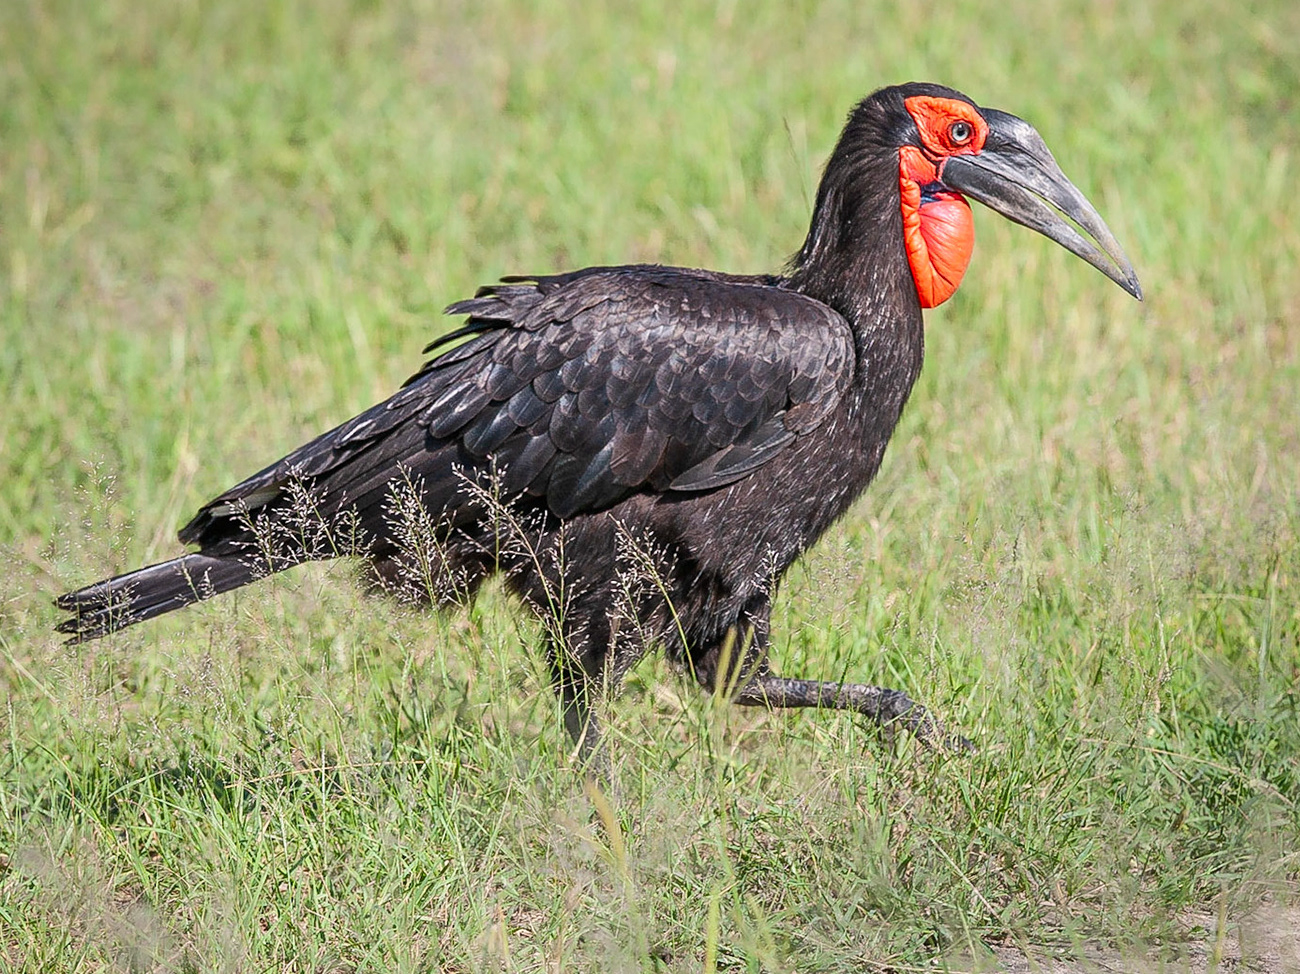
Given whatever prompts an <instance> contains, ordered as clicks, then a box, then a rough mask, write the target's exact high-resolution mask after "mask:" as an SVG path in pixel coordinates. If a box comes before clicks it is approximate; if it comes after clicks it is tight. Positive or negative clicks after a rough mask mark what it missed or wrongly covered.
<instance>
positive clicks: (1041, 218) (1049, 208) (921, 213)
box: [873, 84, 1142, 308]
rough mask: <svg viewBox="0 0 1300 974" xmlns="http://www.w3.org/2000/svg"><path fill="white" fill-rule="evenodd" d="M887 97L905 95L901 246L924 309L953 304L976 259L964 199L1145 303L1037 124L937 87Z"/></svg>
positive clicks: (900, 118)
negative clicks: (1033, 233) (1044, 240)
mask: <svg viewBox="0 0 1300 974" xmlns="http://www.w3.org/2000/svg"><path fill="white" fill-rule="evenodd" d="M886 91H891V92H893V93H894V94H895V95H896V96H897V97H895V98H891V99H889V101H890V102H892V103H893V105H894V106H895V112H894V113H893V114H894V115H895V119H896V122H897V123H898V124H896V125H894V126H892V127H891V128H892V129H893V132H894V134H895V137H896V138H897V139H898V141H899V145H898V186H899V196H900V204H901V207H902V217H903V240H904V246H905V247H906V250H907V260H908V264H909V265H910V267H911V270H912V277H913V279H914V280H915V282H916V290H917V295H918V297H919V298H920V299H921V305H922V307H926V308H932V307H934V306H935V305H938V304H941V303H942V302H944V301H946V300H947V299H948V298H949V297H951V296H952V294H953V292H954V291H956V290H957V285H958V284H960V283H961V278H962V275H963V274H964V273H965V270H966V265H967V264H968V263H969V261H970V256H971V250H972V248H973V246H974V242H975V228H974V222H973V220H972V219H971V212H970V206H969V204H968V203H967V202H966V197H970V198H971V199H974V200H978V201H979V202H981V203H983V204H984V205H985V206H987V207H989V208H990V209H992V210H994V211H996V212H998V213H1000V214H1002V215H1003V216H1004V217H1006V218H1007V219H1009V220H1012V221H1014V222H1016V223H1019V224H1021V225H1022V226H1026V227H1029V228H1030V229H1031V230H1037V231H1038V232H1039V233H1041V234H1043V235H1044V236H1046V237H1050V238H1051V239H1052V240H1055V241H1056V242H1057V243H1058V244H1060V245H1061V246H1062V247H1064V248H1065V249H1066V250H1068V251H1070V252H1071V253H1073V254H1075V255H1077V256H1079V257H1081V258H1083V259H1084V260H1086V261H1087V262H1088V263H1089V264H1091V265H1092V266H1093V267H1095V268H1097V269H1098V270H1099V271H1101V272H1102V273H1103V274H1105V275H1106V276H1107V277H1109V278H1110V279H1111V280H1112V281H1114V282H1115V283H1116V284H1118V285H1119V286H1120V287H1122V288H1123V289H1124V290H1125V291H1127V292H1128V293H1129V294H1131V295H1133V297H1135V298H1137V299H1138V300H1139V301H1140V300H1141V299H1142V288H1141V285H1139V283H1138V279H1137V275H1136V274H1135V273H1134V272H1133V265H1132V264H1130V263H1129V260H1128V258H1127V257H1126V256H1125V255H1124V251H1123V250H1122V249H1121V248H1120V246H1119V244H1118V243H1117V242H1116V240H1115V236H1114V234H1112V233H1111V232H1110V228H1109V227H1107V226H1106V223H1105V221H1103V220H1102V218H1101V217H1100V216H1099V215H1098V213H1097V211H1096V209H1094V208H1093V206H1092V204H1091V203H1089V202H1088V200H1087V198H1086V197H1085V196H1084V195H1083V194H1082V193H1081V192H1079V190H1078V188H1076V187H1075V185H1074V184H1073V183H1071V182H1070V181H1069V180H1068V179H1067V178H1066V177H1065V173H1063V172H1061V167H1060V166H1058V165H1057V164H1056V160H1055V159H1054V158H1052V153H1051V152H1050V151H1049V150H1048V148H1047V144H1046V143H1045V142H1044V141H1043V138H1042V136H1040V135H1039V134H1038V132H1036V131H1035V130H1034V127H1033V126H1032V125H1030V124H1029V123H1028V122H1026V121H1024V120H1023V119H1020V118H1017V117H1016V116H1014V115H1009V114H1007V113H1006V112H1000V111H998V110H996V109H992V108H981V107H979V106H978V105H976V104H975V103H974V102H973V101H971V100H970V99H969V98H967V97H966V96H965V95H963V94H961V93H960V92H957V91H953V90H952V89H950V88H942V87H940V86H938V85H923V84H911V85H901V86H899V87H898V88H897V89H886ZM879 94H883V93H878V95H879ZM873 97H875V96H873ZM899 103H901V109H902V110H901V113H900V112H898V111H897V106H898V105H899ZM1065 217H1069V219H1070V220H1072V221H1074V224H1076V225H1077V226H1078V228H1080V229H1082V230H1083V231H1085V232H1086V233H1087V234H1088V235H1089V236H1090V237H1091V238H1092V239H1088V237H1085V236H1083V234H1081V233H1080V232H1079V230H1078V229H1076V228H1075V226H1074V225H1071V223H1070V222H1068V221H1067V220H1066V219H1065Z"/></svg>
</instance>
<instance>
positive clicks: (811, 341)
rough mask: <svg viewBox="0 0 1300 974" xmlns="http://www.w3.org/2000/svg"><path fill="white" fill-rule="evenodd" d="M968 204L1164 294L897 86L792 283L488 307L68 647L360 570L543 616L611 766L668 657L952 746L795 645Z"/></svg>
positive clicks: (565, 286)
mask: <svg viewBox="0 0 1300 974" xmlns="http://www.w3.org/2000/svg"><path fill="white" fill-rule="evenodd" d="M966 197H970V198H972V199H976V200H978V201H980V202H981V203H984V204H985V205H986V206H989V207H991V208H992V209H994V210H996V211H997V212H998V213H1001V214H1002V215H1003V216H1005V217H1007V218H1008V219H1011V220H1013V221H1015V222H1017V223H1021V224H1023V225H1025V226H1027V227H1030V228H1032V229H1034V230H1037V231H1039V232H1040V233H1043V234H1045V235H1047V236H1048V237H1050V238H1052V239H1053V240H1055V241H1056V242H1057V243H1059V244H1061V245H1062V246H1064V247H1065V248H1067V249H1068V250H1070V251H1072V252H1073V253H1075V254H1077V255H1078V256H1080V257H1082V258H1083V259H1084V260H1086V261H1087V262H1088V263H1090V264H1092V265H1093V266H1094V267H1096V268H1098V269H1099V270H1100V271H1101V272H1102V273H1104V274H1105V275H1106V276H1107V277H1109V278H1110V279H1111V280H1113V281H1114V282H1115V283H1117V284H1118V285H1119V286H1120V287H1122V288H1124V289H1125V290H1126V291H1128V292H1129V293H1130V294H1132V295H1133V296H1134V297H1137V298H1141V290H1140V288H1139V285H1138V281H1137V277H1136V276H1135V274H1134V272H1133V268H1132V266H1131V265H1130V264H1129V262H1128V260H1127V258H1126V257H1125V256H1124V254H1123V252H1122V251H1121V249H1120V247H1119V245H1118V244H1117V243H1116V241H1115V238H1114V237H1113V236H1112V235H1111V232H1110V230H1109V229H1108V228H1107V227H1106V225H1105V223H1104V222H1103V221H1102V219H1101V217H1100V216H1098V214H1097V212H1096V210H1095V209H1093V207H1092V206H1091V205H1090V204H1089V203H1088V201H1087V200H1086V199H1085V198H1084V197H1083V195H1082V194H1081V193H1080V192H1079V191H1078V190H1077V189H1076V188H1075V187H1074V186H1073V185H1072V184H1071V183H1070V182H1069V180H1067V179H1066V178H1065V175H1064V174H1063V173H1062V172H1061V170H1060V169H1059V168H1058V166H1057V165H1056V162H1055V161H1054V160H1053V158H1052V155H1051V153H1050V152H1049V151H1048V149H1047V146H1046V145H1045V144H1044V143H1043V140H1042V138H1041V137H1040V136H1039V135H1038V133H1037V132H1035V131H1034V129H1033V128H1032V127H1031V126H1030V125H1029V124H1028V123H1026V122H1024V121H1022V120H1021V119H1019V118H1016V117H1015V116H1012V115H1008V114H1006V113H1004V112H999V111H994V110H991V109H986V108H980V107H978V106H977V105H975V104H974V103H973V102H972V101H971V100H970V99H968V98H967V97H966V96H965V95H962V94H960V93H959V92H956V91H953V90H951V89H949V88H943V87H940V86H938V85H931V84H909V85H901V86H898V87H891V88H884V89H882V90H880V91H877V92H876V93H875V94H873V95H871V96H870V97H868V98H867V99H865V100H864V101H862V102H861V103H860V104H859V105H857V106H856V107H855V108H854V109H853V111H852V112H851V113H850V114H849V118H848V123H847V125H846V126H845V128H844V131H843V133H842V134H841V136H840V139H839V142H838V144H837V145H836V147H835V151H834V152H833V153H832V155H831V157H830V160H829V162H827V164H826V171H825V173H824V174H823V176H822V181H821V185H820V187H819V188H818V191H817V203H816V208H815V209H814V211H813V215H812V223H811V226H810V228H809V230H808V236H807V239H806V240H804V243H803V246H802V247H800V248H799V251H798V252H797V253H796V254H795V255H794V257H793V258H792V259H791V261H790V264H789V267H788V269H787V271H786V273H784V274H779V275H767V276H754V277H747V276H737V275H730V274H719V273H715V272H712V271H704V270H690V269H684V268H677V267H660V266H627V267H593V268H588V269H586V270H580V271H573V272H570V273H566V274H557V275H554V276H547V277H527V278H507V279H505V280H504V282H503V283H501V284H499V285H495V286H491V287H485V288H483V289H481V290H480V291H479V292H478V294H477V295H476V296H475V297H473V298H471V299H469V300H466V301H460V302H457V303H456V304H453V305H452V306H451V307H450V308H449V309H448V313H450V314H454V315H468V316H469V317H468V321H467V322H466V323H465V325H464V327H462V328H460V329H459V330H458V331H456V332H454V333H453V334H451V335H448V336H447V337H446V338H443V339H440V340H438V341H436V342H434V343H433V345H431V346H429V348H428V349H426V351H432V350H433V349H435V348H440V347H442V346H443V344H444V343H450V342H452V341H454V340H459V339H464V341H462V342H461V343H460V344H457V345H454V347H452V348H450V350H447V351H442V352H441V353H440V354H438V355H437V356H435V357H434V358H433V359H432V360H431V361H429V362H428V363H427V364H426V365H425V366H424V368H423V369H421V370H420V372H419V373H418V374H416V375H415V376H414V377H412V378H411V379H410V380H409V381H408V382H407V383H406V384H405V385H404V386H403V388H402V389H401V390H400V391H399V392H397V393H396V394H395V395H394V396H393V397H392V398H390V399H388V400H387V401H386V402H382V403H380V404H378V405H377V406H374V407H372V408H371V409H369V410H367V411H366V412H364V413H362V414H361V415H360V416H357V417H356V418H354V419H352V420H349V421H348V422H346V423H344V424H343V425H342V426H339V427H337V428H336V429H334V430H331V431H330V432H328V433H325V434H323V435H322V436H319V437H317V438H316V439H315V440H312V441H311V442H310V443H308V444H306V445H305V446H303V447H301V448H299V449H297V450H295V451H294V452H293V453H290V454H289V455H288V456H287V457H285V458H284V459H282V460H279V461H277V462H276V463H274V464H272V465H271V466H269V467H267V468H266V469H265V470H263V471H262V472H261V473H258V474H255V475H254V476H252V477H250V478H249V479H247V480H245V481H244V482H243V483H240V484H238V485H236V486H235V487H232V488H231V489H230V490H228V491H226V492H225V493H224V494H222V495H221V496H219V497H217V498H215V499H214V500H212V501H210V502H209V503H208V504H206V505H205V506H204V507H203V508H202V509H201V510H200V511H199V512H198V514H197V515H196V516H195V517H194V519H193V520H192V521H190V523H189V524H187V525H186V526H185V527H184V528H183V529H182V530H181V532H180V540H181V541H182V542H184V543H186V544H188V545H193V546H194V547H195V549H196V550H194V551H193V552H192V553H190V554H186V555H182V556H181V557H179V558H175V559H173V560H171V561H168V562H163V563H162V564H159V565H153V566H151V567H148V568H142V569H140V570H139V571H135V572H131V573H130V574H127V575H121V576H118V577H117V578H112V579H108V580H106V581H102V582H98V583H96V584H94V585H91V586H88V587H86V588H83V589H79V590H78V591H75V592H70V593H68V594H66V595H63V596H61V597H60V598H59V599H58V603H57V604H58V606H59V608H61V609H64V610H66V611H68V612H70V613H72V615H71V617H70V618H68V619H67V620H65V621H64V622H63V623H62V624H61V625H60V626H59V630H60V631H61V632H64V633H68V634H70V635H71V637H72V640H73V641H80V640H86V639H94V638H96V637H98V636H102V635H104V634H106V633H109V632H113V631H115V630H117V629H120V628H122V627H124V626H128V625H131V624H133V623H136V622H141V621H143V620H145V619H149V618H151V617H153V616H156V615H160V614H162V613H164V612H170V611H172V610H173V609H179V608H181V607H182V606H184V605H188V604H189V603H191V602H196V601H199V600H201V599H206V598H208V597H210V596H213V595H217V594H219V593H221V592H227V591H229V590H231V589H234V588H238V587H239V586H241V585H246V584H248V583H249V582H252V581H254V580H256V579H258V578H261V577H263V576H264V575H267V574H269V573H271V572H277V571H281V570H283V569H286V568H289V567H291V566H293V565H295V564H298V563H300V562H302V561H306V560H311V559H321V558H330V557H334V556H337V555H349V554H350V555H360V556H363V557H364V558H366V559H368V563H369V566H370V572H371V577H372V579H373V580H374V581H375V583H376V584H378V585H379V586H381V587H384V588H387V589H390V590H393V591H396V592H397V593H399V594H401V595H404V596H408V597H409V596H416V597H421V598H423V599H424V600H428V601H431V602H433V603H435V604H443V603H447V602H450V601H455V600H459V599H463V598H465V597H468V596H471V595H472V594H473V593H474V591H475V590H476V589H477V588H478V586H479V585H480V584H481V583H482V582H483V580H484V579H485V578H487V577H488V576H490V575H492V574H493V573H495V572H502V573H503V575H504V577H505V579H506V584H507V586H508V588H509V589H510V590H511V591H512V592H514V593H515V594H517V595H518V596H519V597H520V598H521V599H522V600H523V601H524V602H525V603H527V604H528V605H529V606H530V607H532V608H533V609H534V610H535V611H536V612H537V613H538V615H539V617H540V618H541V619H542V621H543V624H544V626H543V628H544V631H545V632H546V636H547V644H548V653H549V656H550V663H551V667H552V672H553V674H554V682H555V688H556V692H557V693H558V694H559V696H560V699H561V701H562V702H563V710H564V720H565V724H566V726H567V728H568V730H569V732H570V733H571V734H572V735H573V738H574V740H575V741H576V742H577V743H578V745H579V749H580V751H582V752H583V753H584V754H585V755H588V756H589V755H590V754H591V753H593V751H594V750H595V749H596V747H597V740H598V729H597V724H596V720H595V718H594V716H593V715H592V712H591V704H592V702H593V698H594V697H595V695H596V694H597V693H598V692H601V691H603V690H606V689H608V688H612V687H616V686H617V685H618V682H619V681H620V679H621V677H622V675H623V674H624V673H625V672H626V671H627V669H628V667H629V666H631V665H632V664H633V663H634V662H635V661H636V660H637V659H638V658H640V657H641V655H643V654H644V653H645V651H646V649H647V648H648V647H651V646H656V645H658V646H662V647H664V649H665V650H666V652H667V653H668V654H669V655H670V656H671V658H673V659H674V660H675V661H676V662H678V663H680V664H682V665H683V666H685V667H686V668H688V669H689V670H690V672H691V673H693V675H694V676H695V678H696V679H697V680H699V682H700V683H701V684H702V685H703V686H704V687H706V688H714V687H720V688H721V689H724V690H726V691H727V692H729V693H730V694H731V696H732V698H733V699H734V700H735V702H737V703H742V704H758V705H764V706H772V707H833V708H840V709H849V710H855V711H857V712H859V713H862V714H866V715H868V716H870V717H872V718H874V719H876V720H878V721H880V722H882V723H887V722H890V721H895V720H900V721H902V722H903V723H904V724H906V725H907V726H909V727H910V728H911V729H912V730H913V731H915V732H916V733H917V734H918V735H919V736H920V737H921V738H922V739H924V740H928V741H934V742H943V741H945V740H947V739H945V738H944V737H943V736H942V735H941V733H940V731H939V729H938V725H937V724H936V723H935V722H934V721H933V720H932V719H931V718H930V717H929V716H928V715H927V714H926V712H925V710H924V709H923V708H921V707H920V706H919V705H917V704H914V703H913V702H912V701H911V700H910V699H908V697H907V696H906V695H905V694H903V693H901V692H899V691H897V690H889V689H884V688H881V687H873V686H864V685H859V684H839V683H825V682H818V681H810V680H797V679H788V678H784V677H779V676H776V675H775V674H773V673H771V672H770V671H769V669H768V665H767V657H766V653H767V643H768V625H769V614H770V608H771V602H772V597H773V594H774V592H775V590H776V587H777V584H778V582H779V580H780V579H781V577H782V575H783V574H784V573H785V571H786V570H787V569H788V568H789V567H790V565H791V564H792V563H793V562H794V560H795V559H796V558H798V557H799V555H800V553H801V552H803V551H804V549H806V548H807V547H808V546H809V545H811V544H812V543H813V542H814V541H816V540H817V538H818V537H819V536H820V535H821V534H822V533H823V532H824V531H825V530H826V529H827V527H828V526H829V525H830V524H831V523H832V522H834V521H835V519H836V518H838V517H839V516H840V515H842V514H843V513H844V511H845V510H846V509H847V508H848V506H849V505H850V503H852V501H853V500H854V498H856V497H857V496H858V495H859V494H860V493H861V492H862V490H863V489H864V488H865V487H866V486H867V484H868V483H869V482H870V481H871V478H872V477H873V476H874V475H875V473H876V470H877V468H879V466H880V461H881V457H882V456H883V455H884V452H885V444H886V443H887V442H888V441H889V436H890V434H891V433H892V432H893V429H894V426H895V424H896V423H897V422H898V418H899V414H900V412H901V411H902V409H903V404H904V403H905V402H906V400H907V397H908V393H909V392H910V391H911V389H912V384H913V383H914V382H915V381H916V377H917V375H918V373H919V372H920V370H921V358H922V345H923V331H924V329H923V326H922V315H921V309H922V308H930V307H934V306H935V305H938V304H940V303H941V302H943V301H945V300H946V299H947V298H948V297H950V296H951V295H952V293H953V291H954V290H955V289H956V288H957V285H958V284H959V283H960V281H961V278H962V274H963V273H964V271H965V270H966V265H967V263H968V261H969V259H970V255H971V248H972V245H973V242H974V228H973V223H972V219H971V212H970V207H969V205H968V204H967V202H966ZM1062 215H1064V216H1066V217H1069V218H1070V219H1072V220H1073V221H1074V223H1075V224H1077V225H1078V226H1079V227H1080V228H1082V229H1083V230H1085V231H1086V232H1087V233H1088V234H1090V235H1091V237H1092V240H1088V239H1087V238H1085V237H1084V236H1082V235H1081V234H1080V233H1079V232H1077V231H1076V230H1075V229H1074V227H1073V226H1071V224H1070V223H1067V222H1066V221H1065V220H1064V219H1062ZM1094 241H1095V243H1094Z"/></svg>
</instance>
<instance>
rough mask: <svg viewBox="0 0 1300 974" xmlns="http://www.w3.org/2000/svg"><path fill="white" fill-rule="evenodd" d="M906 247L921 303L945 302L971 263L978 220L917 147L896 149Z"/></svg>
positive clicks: (925, 304) (927, 306) (935, 305)
mask: <svg viewBox="0 0 1300 974" xmlns="http://www.w3.org/2000/svg"><path fill="white" fill-rule="evenodd" d="M898 189H899V195H900V197H901V200H902V208H903V245H904V247H905V249H906V250H907V263H908V265H909V266H910V267H911V269H912V280H913V281H914V282H915V283H916V295H917V297H918V298H920V299H921V307H923V308H934V307H937V306H938V305H941V304H943V303H944V302H945V301H947V300H948V299H949V298H950V297H952V295H953V292H954V291H956V290H957V285H959V284H961V279H962V275H964V274H965V273H966V267H967V265H968V264H970V257H971V253H972V251H973V250H974V249H975V221H974V220H973V219H972V218H971V212H970V204H969V203H967V202H966V198H965V197H964V196H962V195H961V194H960V193H954V192H953V191H952V190H950V189H948V187H946V186H944V185H943V183H941V182H940V181H939V168H938V167H937V166H936V165H935V164H934V163H933V162H931V161H930V159H929V158H928V157H927V156H926V154H925V153H924V152H922V151H921V150H920V149H918V148H917V147H916V146H914V145H905V146H903V147H902V148H901V149H899V150H898Z"/></svg>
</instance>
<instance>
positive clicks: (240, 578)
mask: <svg viewBox="0 0 1300 974" xmlns="http://www.w3.org/2000/svg"><path fill="white" fill-rule="evenodd" d="M263 574H264V572H259V571H258V570H257V569H256V567H255V566H254V565H251V564H248V563H247V562H245V561H243V560H241V559H239V558H232V557H226V558H213V557H211V556H209V555H202V554H189V555H182V556H181V557H180V558H173V559H172V560H171V561H164V562H162V563H161V564H158V565H150V566H149V567H148V568H141V569H138V570H137V571H133V572H129V573H128V574H126V575H118V576H117V577H116V578H108V579H105V580H103V581H101V582H96V583H95V584H93V585H87V586H86V587H85V588H81V589H77V591H75V592H68V593H66V594H64V595H60V596H59V597H58V598H57V599H55V600H54V604H55V605H57V606H58V607H59V608H60V609H62V610H63V611H65V612H70V613H72V617H71V618H70V619H65V620H64V621H63V622H62V623H60V624H59V626H58V631H59V632H62V633H67V634H68V635H69V636H70V637H71V638H70V639H69V640H68V642H69V643H81V642H86V641H87V640H90V639H98V638H99V637H100V636H105V635H107V634H108V633H110V632H116V631H117V630H119V629H125V628H126V627H127V626H133V625H135V624H136V623H137V622H144V620H146V619H152V618H153V617H154V616H160V615H163V614H165V613H167V612H173V611H175V610H176V609H180V608H184V607H185V606H187V605H190V604H192V603H194V602H202V601H203V600H204V599H210V598H212V596H214V595H220V594H221V593H222V592H229V591H230V590H231V589H236V588H239V587H240V586H241V585H247V584H248V583H249V582H252V581H254V580H256V579H257V578H259V577H261V575H263Z"/></svg>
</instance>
